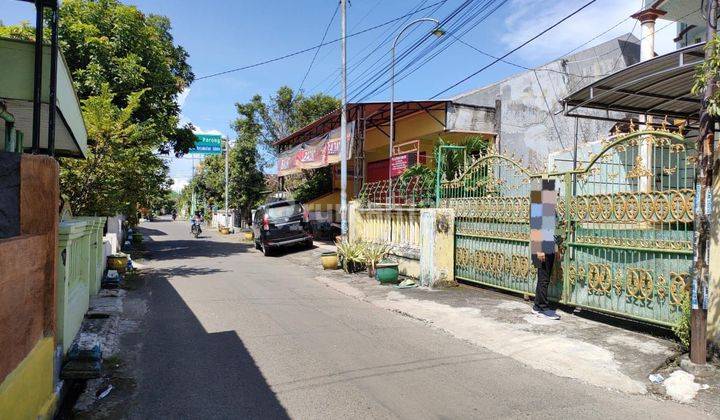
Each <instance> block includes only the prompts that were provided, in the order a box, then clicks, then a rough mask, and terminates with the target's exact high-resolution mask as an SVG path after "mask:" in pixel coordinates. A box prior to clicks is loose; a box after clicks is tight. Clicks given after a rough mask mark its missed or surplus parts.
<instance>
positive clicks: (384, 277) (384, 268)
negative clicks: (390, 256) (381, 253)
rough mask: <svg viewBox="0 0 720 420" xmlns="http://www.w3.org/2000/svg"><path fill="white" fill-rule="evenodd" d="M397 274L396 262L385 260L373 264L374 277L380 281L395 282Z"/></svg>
mask: <svg viewBox="0 0 720 420" xmlns="http://www.w3.org/2000/svg"><path fill="white" fill-rule="evenodd" d="M398 275H399V272H398V263H396V262H393V261H385V262H381V263H380V264H378V265H376V266H375V278H376V279H377V281H379V282H380V283H393V284H394V283H397V282H398Z"/></svg>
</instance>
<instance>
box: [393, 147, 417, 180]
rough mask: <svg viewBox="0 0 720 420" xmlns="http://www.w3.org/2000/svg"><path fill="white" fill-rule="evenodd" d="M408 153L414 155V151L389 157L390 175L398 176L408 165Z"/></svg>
mask: <svg viewBox="0 0 720 420" xmlns="http://www.w3.org/2000/svg"><path fill="white" fill-rule="evenodd" d="M410 155H413V157H414V156H415V153H414V152H412V153H403V154H402V155H397V156H393V157H391V158H390V176H392V177H396V176H400V175H402V174H403V172H405V171H406V170H407V168H408V167H410V163H411V162H410Z"/></svg>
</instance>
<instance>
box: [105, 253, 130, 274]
mask: <svg viewBox="0 0 720 420" xmlns="http://www.w3.org/2000/svg"><path fill="white" fill-rule="evenodd" d="M127 263H128V256H127V255H125V254H115V255H108V257H107V267H108V270H115V271H117V272H118V273H120V274H125V271H126V270H127Z"/></svg>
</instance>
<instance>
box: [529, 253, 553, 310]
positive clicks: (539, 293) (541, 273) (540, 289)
mask: <svg viewBox="0 0 720 420" xmlns="http://www.w3.org/2000/svg"><path fill="white" fill-rule="evenodd" d="M554 262H555V254H545V261H542V262H540V261H537V286H536V287H535V303H534V304H533V308H534V309H535V310H538V311H544V310H547V309H549V308H550V306H549V304H548V286H550V275H551V274H552V269H553V263H554Z"/></svg>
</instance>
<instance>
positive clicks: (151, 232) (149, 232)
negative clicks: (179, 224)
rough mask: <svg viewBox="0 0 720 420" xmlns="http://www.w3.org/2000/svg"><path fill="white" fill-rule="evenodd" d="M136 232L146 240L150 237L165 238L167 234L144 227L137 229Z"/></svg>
mask: <svg viewBox="0 0 720 420" xmlns="http://www.w3.org/2000/svg"><path fill="white" fill-rule="evenodd" d="M146 223H148V222H146ZM137 230H138V232H140V233H142V234H143V236H144V237H146V238H147V237H150V236H167V233H165V232H163V231H162V230H157V229H150V228H146V227H138V228H137Z"/></svg>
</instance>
